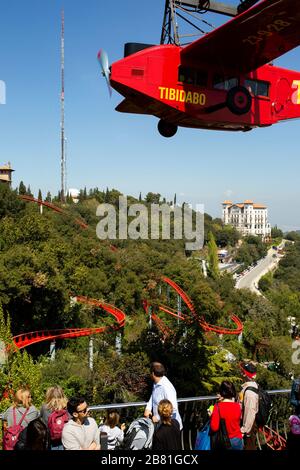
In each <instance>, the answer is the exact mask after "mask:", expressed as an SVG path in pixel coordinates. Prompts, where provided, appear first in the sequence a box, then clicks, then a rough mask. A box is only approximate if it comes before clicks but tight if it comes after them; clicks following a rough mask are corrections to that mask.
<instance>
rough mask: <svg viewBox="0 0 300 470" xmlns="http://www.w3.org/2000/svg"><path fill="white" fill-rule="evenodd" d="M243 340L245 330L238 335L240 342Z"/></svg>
mask: <svg viewBox="0 0 300 470" xmlns="http://www.w3.org/2000/svg"><path fill="white" fill-rule="evenodd" d="M242 340H243V332H242V333H240V334H239V335H238V342H239V343H241V342H242Z"/></svg>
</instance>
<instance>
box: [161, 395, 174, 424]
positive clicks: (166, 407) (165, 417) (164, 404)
mask: <svg viewBox="0 0 300 470" xmlns="http://www.w3.org/2000/svg"><path fill="white" fill-rule="evenodd" d="M172 413H173V405H172V403H171V402H170V401H169V400H161V401H160V402H159V404H158V414H159V416H160V417H161V420H162V422H163V423H164V424H169V425H170V424H171V416H172Z"/></svg>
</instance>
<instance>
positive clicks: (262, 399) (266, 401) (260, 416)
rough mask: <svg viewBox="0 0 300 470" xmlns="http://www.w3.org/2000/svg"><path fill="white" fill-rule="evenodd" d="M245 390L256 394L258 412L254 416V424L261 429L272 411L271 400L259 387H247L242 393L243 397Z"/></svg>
mask: <svg viewBox="0 0 300 470" xmlns="http://www.w3.org/2000/svg"><path fill="white" fill-rule="evenodd" d="M247 390H251V391H252V392H255V393H257V395H258V411H257V413H256V416H255V421H256V424H257V425H258V426H259V427H261V426H265V425H266V424H267V423H268V421H269V419H270V414H271V410H272V406H273V403H272V399H271V397H270V395H269V394H268V392H266V391H265V390H263V389H262V388H261V387H260V386H259V385H258V388H256V387H247V388H246V389H245V391H244V396H245V393H246V392H247Z"/></svg>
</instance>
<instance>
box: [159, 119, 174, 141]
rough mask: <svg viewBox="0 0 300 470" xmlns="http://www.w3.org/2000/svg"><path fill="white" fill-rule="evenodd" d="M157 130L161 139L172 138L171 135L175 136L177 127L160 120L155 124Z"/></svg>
mask: <svg viewBox="0 0 300 470" xmlns="http://www.w3.org/2000/svg"><path fill="white" fill-rule="evenodd" d="M157 129H158V132H159V133H160V135H162V136H163V137H173V135H175V134H176V132H177V129H178V127H177V126H175V124H171V123H170V122H167V121H164V120H163V119H160V120H159V121H158V124H157Z"/></svg>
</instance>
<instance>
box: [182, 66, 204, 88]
mask: <svg viewBox="0 0 300 470" xmlns="http://www.w3.org/2000/svg"><path fill="white" fill-rule="evenodd" d="M178 80H179V81H180V82H182V83H187V84H188V85H195V86H206V85H207V72H205V71H204V70H196V69H192V68H190V67H182V66H181V65H180V67H179V69H178Z"/></svg>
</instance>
